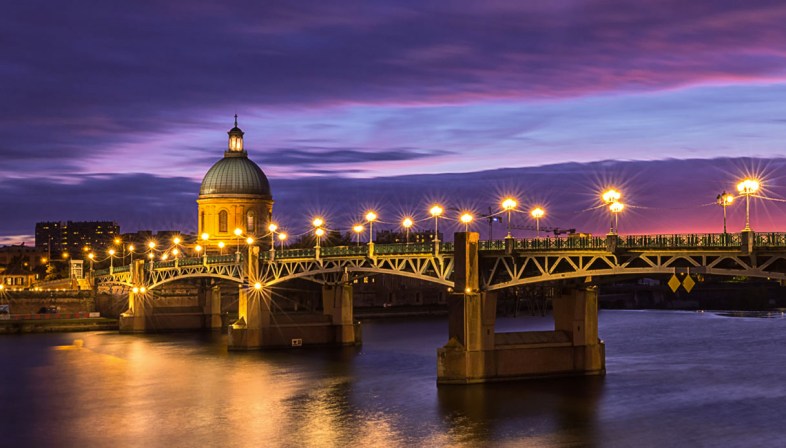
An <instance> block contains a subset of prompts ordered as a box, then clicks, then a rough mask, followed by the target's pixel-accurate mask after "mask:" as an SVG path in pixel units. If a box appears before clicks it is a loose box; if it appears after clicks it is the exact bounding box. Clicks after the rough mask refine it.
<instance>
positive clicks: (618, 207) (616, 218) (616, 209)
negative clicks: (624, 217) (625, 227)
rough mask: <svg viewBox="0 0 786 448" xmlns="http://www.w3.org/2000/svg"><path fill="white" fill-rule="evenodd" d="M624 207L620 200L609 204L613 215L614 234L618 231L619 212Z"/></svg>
mask: <svg viewBox="0 0 786 448" xmlns="http://www.w3.org/2000/svg"><path fill="white" fill-rule="evenodd" d="M624 209H625V204H623V203H622V202H614V203H612V204H611V205H609V211H610V212H611V213H612V215H613V216H614V229H613V230H614V233H615V234H616V233H617V232H618V231H619V214H620V213H622V210H624Z"/></svg>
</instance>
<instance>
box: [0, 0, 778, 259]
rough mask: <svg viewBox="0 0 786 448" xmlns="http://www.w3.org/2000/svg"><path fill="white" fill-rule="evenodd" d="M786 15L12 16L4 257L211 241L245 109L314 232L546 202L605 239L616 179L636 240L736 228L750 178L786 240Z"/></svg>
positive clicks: (249, 142)
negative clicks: (113, 225)
mask: <svg viewBox="0 0 786 448" xmlns="http://www.w3.org/2000/svg"><path fill="white" fill-rule="evenodd" d="M784 23H786V3H783V2H782V1H756V0H752V1H745V2H740V1H736V0H735V1H726V0H696V1H692V2H685V1H676V0H674V1H672V0H658V1H647V2H641V1H632V0H630V1H615V0H586V1H566V0H553V1H548V2H521V1H501V0H489V1H483V2H478V1H451V2H431V1H423V0H417V1H402V0H397V1H384V2H383V1H366V2H344V1H335V2H332V1H331V2H325V1H297V2H268V1H247V2H243V1H221V2H218V1H215V2H210V1H199V2H195V1H182V0H172V1H167V2H152V1H135V2H119V1H86V0H85V1H67V0H66V1H51V0H50V1H36V0H26V1H24V2H11V3H9V4H7V5H4V7H3V14H2V15H0V46H1V47H2V53H0V104H1V105H2V107H0V198H3V199H2V205H0V244H2V243H13V242H21V241H29V242H32V239H31V236H30V235H31V234H32V233H33V229H34V224H35V222H37V221H44V220H68V219H71V220H96V219H101V220H114V221H117V222H119V223H120V225H121V230H122V231H124V232H125V231H135V230H138V229H154V230H156V229H159V230H161V229H181V230H184V231H194V230H195V227H196V203H195V200H196V196H197V194H198V189H199V182H200V181H201V178H202V176H203V175H204V173H205V172H206V171H207V170H208V169H209V168H210V166H211V165H212V164H213V163H215V162H216V161H217V160H218V159H220V158H221V157H222V155H223V151H224V149H225V147H226V138H227V135H226V131H227V130H228V129H229V128H231V127H232V119H233V118H232V117H233V115H234V114H236V113H237V114H238V115H239V125H240V127H241V128H243V130H244V131H245V132H246V136H245V145H246V149H247V150H248V151H249V156H250V157H251V158H252V159H253V160H254V161H256V162H257V163H258V164H259V165H260V166H261V167H262V169H263V170H264V171H265V173H266V174H267V176H268V177H269V179H270V181H271V186H272V189H273V196H274V199H275V201H276V204H275V206H274V215H275V217H276V219H277V220H279V221H280V222H281V224H282V225H283V226H284V227H287V228H290V229H291V231H292V232H293V233H294V232H298V231H300V230H301V229H303V228H305V227H306V226H307V223H308V222H309V221H310V216H312V215H313V214H316V213H320V214H325V215H326V216H327V217H328V219H329V223H331V222H332V223H333V227H334V228H337V229H343V228H348V227H350V226H351V224H352V222H353V221H354V220H356V219H358V217H359V216H361V215H362V214H363V212H364V211H365V210H366V209H369V208H374V209H375V210H377V211H378V214H379V215H380V220H382V221H383V222H385V223H387V224H380V226H383V227H384V226H385V225H388V226H389V227H390V228H394V227H396V225H397V223H398V222H400V218H401V217H402V216H403V215H404V214H412V215H413V216H414V217H415V218H416V219H417V220H421V219H422V220H423V221H422V222H421V226H423V227H426V226H427V222H428V221H427V220H426V216H427V215H426V210H427V209H428V206H429V204H430V203H432V202H434V201H440V202H443V203H444V204H445V206H446V207H447V208H448V209H449V210H450V211H451V212H450V213H453V212H455V213H458V211H459V210H463V209H469V210H472V211H474V212H475V213H476V215H481V214H488V209H489V207H491V208H492V209H495V210H496V209H499V203H500V198H501V197H502V196H504V195H508V194H513V195H515V196H516V197H517V199H519V202H520V204H521V207H520V208H521V212H522V213H519V214H517V219H518V221H519V223H520V224H521V225H522V226H526V225H531V224H532V223H531V220H528V218H527V215H526V213H524V212H526V211H527V209H528V208H531V207H532V206H535V205H543V206H547V209H546V210H547V215H546V218H544V220H543V225H544V226H545V227H575V228H578V229H579V230H581V231H586V232H590V233H602V232H605V231H607V230H608V229H607V227H608V222H607V221H608V213H607V212H606V210H603V209H596V207H597V206H598V205H599V191H600V190H602V189H603V188H604V187H607V186H615V187H617V188H619V189H621V191H622V192H623V199H622V201H623V202H624V203H625V204H626V205H627V206H628V207H627V208H626V211H625V212H624V213H623V215H621V216H620V219H621V224H620V231H621V232H622V233H648V232H649V233H652V232H663V233H673V232H678V231H692V232H718V231H721V228H720V226H721V225H722V224H721V223H722V221H721V220H722V211H721V209H720V207H717V206H714V207H713V206H712V205H713V203H714V200H715V197H716V195H717V194H718V193H720V192H721V191H724V190H733V189H734V186H735V184H736V183H737V182H738V181H739V180H740V179H741V178H742V177H744V176H746V175H753V176H757V177H760V178H761V179H762V184H763V186H764V188H765V189H764V191H763V193H762V196H765V197H767V198H769V199H762V198H753V200H752V204H751V205H752V207H751V210H752V215H751V220H752V226H753V227H754V229H755V230H760V231H775V230H779V229H784V226H782V225H780V223H781V222H783V218H784V217H786V203H784V202H782V201H783V198H785V197H786V182H784V180H783V179H782V178H781V177H782V176H783V175H786V171H784V160H783V157H784V156H785V155H786V148H785V146H786V143H784V142H786V44H784V42H786V26H783V24H784ZM677 174H679V176H678V175H677ZM743 204H744V201H742V200H738V201H736V202H735V204H734V205H733V206H732V207H731V208H730V209H729V222H730V225H731V229H732V230H739V228H741V227H742V226H743V225H744V207H743V206H742V205H743ZM446 225H448V224H447V223H446ZM479 227H480V228H479V229H478V230H484V231H485V225H484V226H479ZM784 230H786V229H784ZM521 234H522V236H525V235H528V234H527V233H526V231H522V233H521Z"/></svg>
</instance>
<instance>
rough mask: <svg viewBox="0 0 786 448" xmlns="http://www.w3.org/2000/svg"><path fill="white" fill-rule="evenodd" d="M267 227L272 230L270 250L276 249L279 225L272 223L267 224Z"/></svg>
mask: <svg viewBox="0 0 786 448" xmlns="http://www.w3.org/2000/svg"><path fill="white" fill-rule="evenodd" d="M267 229H268V230H270V250H271V251H274V252H275V250H276V230H278V226H277V225H276V224H275V223H272V222H271V223H270V224H269V225H268V226H267Z"/></svg>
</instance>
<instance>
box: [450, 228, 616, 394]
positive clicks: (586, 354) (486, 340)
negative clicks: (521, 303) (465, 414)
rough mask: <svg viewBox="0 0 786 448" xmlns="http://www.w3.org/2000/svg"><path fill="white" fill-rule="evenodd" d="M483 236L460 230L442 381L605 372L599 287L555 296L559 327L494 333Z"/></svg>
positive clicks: (456, 240)
mask: <svg viewBox="0 0 786 448" xmlns="http://www.w3.org/2000/svg"><path fill="white" fill-rule="evenodd" d="M477 241H478V235H477V234H476V233H474V232H469V233H456V235H455V238H454V246H455V252H454V253H455V268H454V269H455V271H454V278H455V284H456V288H455V290H456V291H457V293H455V294H451V296H450V297H449V299H448V338H449V339H448V343H447V344H445V346H444V347H442V348H439V349H437V384H471V383H485V382H494V381H512V380H521V379H527V378H542V377H553V376H578V375H603V374H605V373H606V356H605V347H604V345H603V342H602V341H600V340H599V339H598V289H597V288H595V287H593V288H586V289H577V290H572V291H569V292H568V293H567V294H563V295H562V296H560V297H557V298H555V299H554V300H553V306H554V331H527V332H516V333H495V332H494V326H495V322H496V302H497V301H496V295H495V294H494V293H491V292H485V291H484V292H478V289H477V288H478V268H477V266H478V258H477Z"/></svg>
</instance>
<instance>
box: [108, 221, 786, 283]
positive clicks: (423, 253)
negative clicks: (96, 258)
mask: <svg viewBox="0 0 786 448" xmlns="http://www.w3.org/2000/svg"><path fill="white" fill-rule="evenodd" d="M249 253H250V251H249ZM477 256H478V264H479V275H480V277H481V280H480V285H479V286H480V289H481V290H487V291H495V290H499V289H503V288H507V287H511V286H517V285H525V284H531V283H538V282H548V281H555V280H565V279H584V280H585V281H593V280H594V279H597V278H600V277H604V276H647V275H658V274H676V273H687V274H701V275H724V276H744V277H760V278H770V279H776V280H786V234H784V233H761V234H755V235H754V234H753V232H742V233H737V234H684V235H632V236H624V237H619V236H616V235H608V236H606V237H576V238H574V237H569V238H536V239H520V240H519V239H516V240H514V239H507V240H502V241H480V242H479V245H478V254H477ZM255 258H256V257H255ZM246 259H247V256H246V254H240V253H237V254H231V255H210V256H208V255H205V256H202V257H192V258H180V259H175V260H168V261H156V262H152V261H151V262H144V264H143V265H142V262H141V261H137V264H138V265H139V266H140V267H139V268H137V269H136V274H133V272H132V271H133V270H132V269H131V267H130V266H118V267H114V268H112V269H111V270H102V271H96V272H94V273H93V279H94V281H95V282H96V283H97V284H99V285H107V286H110V285H118V286H121V285H122V286H127V287H134V286H139V287H145V288H147V289H153V288H156V287H158V286H160V285H163V284H166V283H169V282H173V281H178V280H184V279H189V278H204V277H209V278H215V279H224V280H229V281H233V282H238V283H250V284H254V283H257V282H258V283H260V284H261V286H262V287H265V286H274V285H276V284H279V283H282V282H285V281H287V280H292V279H296V278H302V279H307V280H311V281H314V282H317V283H321V284H337V283H339V282H341V281H342V278H343V279H346V276H347V275H349V276H350V277H356V276H366V275H373V274H389V275H397V276H403V277H409V278H414V279H419V280H423V281H427V282H432V283H437V284H440V285H444V286H446V287H455V282H454V279H453V271H454V262H455V254H454V247H453V243H438V244H436V245H435V244H430V243H427V244H390V245H381V244H376V245H375V244H368V245H363V246H341V247H322V248H312V249H288V250H283V251H282V250H278V251H268V252H262V253H260V254H259V257H258V263H248V262H247V260H246ZM134 277H136V278H134Z"/></svg>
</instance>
